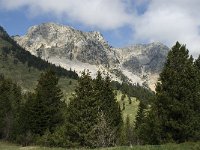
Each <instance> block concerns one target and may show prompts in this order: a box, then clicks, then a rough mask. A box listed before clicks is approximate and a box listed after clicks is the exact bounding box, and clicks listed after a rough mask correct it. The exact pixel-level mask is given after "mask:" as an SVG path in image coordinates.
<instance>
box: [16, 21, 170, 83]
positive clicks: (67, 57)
mask: <svg viewBox="0 0 200 150" xmlns="http://www.w3.org/2000/svg"><path fill="white" fill-rule="evenodd" d="M14 40H15V41H17V43H18V44H19V45H21V46H22V47H24V48H25V49H26V50H28V51H30V52H31V53H32V54H33V55H36V56H38V57H41V58H42V59H45V60H48V61H50V62H52V63H54V64H56V65H61V66H62V67H65V68H67V69H69V68H71V69H74V70H76V71H77V73H79V72H80V71H83V70H84V69H89V70H90V71H91V73H92V75H95V73H96V71H97V70H103V71H105V72H108V73H109V74H110V75H111V76H112V78H113V80H118V81H123V80H126V81H128V82H132V83H139V84H144V83H145V84H147V85H149V86H150V87H151V86H152V85H153V84H155V82H156V80H157V76H158V74H159V73H160V71H161V69H162V67H163V64H164V62H165V59H166V55H167V53H168V51H169V48H167V47H166V46H165V45H163V44H161V43H152V44H146V45H144V44H143V45H142V44H138V45H134V46H131V47H127V48H120V49H118V48H112V47H111V46H110V45H109V44H108V43H107V42H106V41H105V39H104V38H103V36H102V35H101V33H100V32H82V31H79V30H75V29H74V28H72V27H69V26H63V25H59V24H55V23H44V24H41V25H37V26H33V27H30V28H29V30H28V32H27V34H26V35H24V36H21V37H20V36H15V37H14ZM154 78H155V79H154ZM151 80H152V81H151Z"/></svg>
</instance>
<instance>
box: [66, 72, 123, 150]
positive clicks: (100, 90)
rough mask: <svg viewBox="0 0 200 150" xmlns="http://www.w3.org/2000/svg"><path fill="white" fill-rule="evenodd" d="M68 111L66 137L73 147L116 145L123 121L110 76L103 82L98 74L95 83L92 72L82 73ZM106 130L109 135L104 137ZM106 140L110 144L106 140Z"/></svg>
mask: <svg viewBox="0 0 200 150" xmlns="http://www.w3.org/2000/svg"><path fill="white" fill-rule="evenodd" d="M67 112H68V113H67V119H66V130H67V131H66V132H67V133H66V138H67V139H69V141H71V142H72V143H73V145H72V146H88V147H96V146H100V145H102V146H105V145H106V146H113V145H114V144H115V143H116V138H117V133H118V131H119V128H120V125H121V122H122V118H121V112H120V108H119V105H118V103H117V102H116V99H115V94H114V92H113V90H112V88H111V84H110V78H109V77H108V76H107V77H106V79H103V78H102V76H101V73H100V72H98V73H97V78H96V79H95V80H92V79H91V76H90V73H89V72H87V73H86V72H83V73H82V76H81V77H80V79H79V81H78V86H77V88H76V90H75V94H74V97H73V98H72V100H71V101H70V104H69V106H68V111H67ZM102 114H103V115H102ZM102 116H103V117H102ZM100 121H103V122H100ZM99 129H101V130H102V132H100V130H99ZM104 131H107V132H108V131H110V132H109V133H106V134H104V133H105V132H104ZM110 133H112V134H111V135H110ZM98 134H101V135H98ZM99 136H101V138H100V137H99ZM106 137H107V140H108V141H104V140H105V138H106ZM103 143H104V144H103ZM108 143H109V144H108Z"/></svg>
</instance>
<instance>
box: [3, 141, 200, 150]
mask: <svg viewBox="0 0 200 150" xmlns="http://www.w3.org/2000/svg"><path fill="white" fill-rule="evenodd" d="M106 149H108V150H127V149H130V150H200V142H196V143H183V144H166V145H159V146H158V145H155V146H150V145H146V146H132V147H115V148H101V149H99V150H106ZM0 150H64V148H47V147H38V146H28V147H21V146H19V145H15V144H10V143H7V142H0ZM82 150H84V149H82Z"/></svg>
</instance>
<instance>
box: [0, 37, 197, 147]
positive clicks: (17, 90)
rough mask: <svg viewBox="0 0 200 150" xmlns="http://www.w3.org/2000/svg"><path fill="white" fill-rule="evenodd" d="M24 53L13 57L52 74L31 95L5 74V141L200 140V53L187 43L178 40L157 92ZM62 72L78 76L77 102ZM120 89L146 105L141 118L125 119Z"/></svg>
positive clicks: (108, 143)
mask: <svg viewBox="0 0 200 150" xmlns="http://www.w3.org/2000/svg"><path fill="white" fill-rule="evenodd" d="M4 38H6V36H4ZM8 40H11V39H8ZM11 42H13V41H12V40H11ZM13 44H14V45H15V47H11V48H2V49H3V53H5V55H8V54H10V53H11V52H12V50H13V49H16V47H18V45H16V43H13ZM17 50H18V51H20V52H15V51H13V52H12V55H14V56H15V57H16V58H17V59H18V60H19V61H21V62H23V61H24V63H25V62H27V63H28V65H31V66H33V67H37V68H39V69H41V70H42V69H43V68H45V70H46V71H45V72H43V73H41V75H40V78H39V79H38V81H37V85H36V87H35V89H33V91H29V92H24V91H23V90H22V88H21V87H20V86H19V85H18V84H17V83H15V82H14V81H12V80H11V79H8V78H7V77H6V76H4V75H3V74H2V75H1V76H0V139H2V140H6V141H11V142H14V143H19V144H21V145H23V146H27V145H43V146H49V147H53V146H54V147H67V148H74V147H76V148H77V147H78V148H80V147H86V148H96V147H114V146H129V145H133V146H134V145H144V144H152V145H155V144H156V145H157V144H158V145H159V144H165V143H183V142H196V141H200V57H199V58H197V59H196V60H195V59H193V58H192V56H190V55H189V51H188V50H187V49H186V46H185V45H181V44H179V43H178V42H177V43H176V44H175V46H173V47H172V49H171V50H170V52H169V53H168V57H167V60H166V63H165V66H164V68H163V70H162V72H161V74H160V77H159V80H158V82H157V85H156V92H155V93H154V92H150V91H149V89H147V88H143V87H140V86H139V85H131V84H127V83H122V84H120V83H117V82H112V81H111V78H110V76H109V75H106V76H104V75H102V73H101V72H100V71H99V72H97V76H96V78H94V79H93V78H92V77H91V75H90V72H89V71H84V72H82V75H81V76H80V77H79V78H78V76H77V74H75V73H74V72H67V71H66V70H64V69H63V68H61V67H56V66H53V65H51V64H48V62H40V61H41V60H40V59H39V58H37V59H36V60H37V63H34V62H35V60H34V61H32V59H33V58H32V57H30V59H25V58H27V57H24V56H23V55H27V56H29V54H27V53H28V52H23V51H21V48H20V47H18V49H17ZM22 52H23V53H22ZM19 53H20V55H18V54H19ZM21 54H22V55H21ZM24 59H25V60H24ZM34 59H35V58H34ZM39 64H45V66H42V65H41V66H40V65H39ZM49 66H50V67H49ZM46 68H51V69H46ZM60 76H69V77H72V78H75V79H77V80H78V81H77V85H76V87H75V90H74V92H73V96H72V97H71V98H70V101H66V99H65V97H64V96H63V95H64V93H63V91H62V90H61V88H60V86H59V85H58V81H59V77H60ZM119 90H120V91H122V93H123V95H122V97H121V100H122V101H123V100H124V97H125V95H128V96H129V103H131V98H130V97H136V98H137V99H138V100H139V102H140V103H139V106H138V111H137V116H136V119H135V121H134V122H131V121H130V116H127V117H126V118H125V119H123V117H122V111H123V109H125V108H121V107H120V104H119V102H118V101H117V99H116V93H115V91H119Z"/></svg>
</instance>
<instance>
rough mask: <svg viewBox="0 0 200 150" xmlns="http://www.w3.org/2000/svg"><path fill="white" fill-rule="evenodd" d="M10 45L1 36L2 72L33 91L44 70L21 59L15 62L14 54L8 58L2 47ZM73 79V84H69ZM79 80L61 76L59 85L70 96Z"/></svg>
mask: <svg viewBox="0 0 200 150" xmlns="http://www.w3.org/2000/svg"><path fill="white" fill-rule="evenodd" d="M3 46H4V47H5V46H6V47H10V46H11V44H10V43H9V42H7V41H5V40H3V39H1V38H0V73H3V74H4V75H5V77H6V78H10V79H12V80H13V81H14V82H17V83H18V84H19V85H20V86H21V87H22V88H23V90H24V91H27V90H29V91H32V90H34V89H35V87H36V84H37V80H38V79H39V77H40V74H41V73H42V71H40V70H38V69H36V68H33V67H31V68H29V67H28V66H27V64H23V63H21V62H20V61H18V63H17V64H16V63H14V60H16V59H15V58H14V57H13V56H12V55H10V54H9V55H8V56H7V58H6V59H5V57H4V56H3V55H2V53H1V48H2V47H3ZM70 81H71V84H69V83H70ZM76 83H77V81H76V80H74V79H70V78H64V77H62V78H60V80H59V86H60V87H61V89H62V90H63V93H64V96H65V97H69V95H70V94H69V93H71V92H72V91H73V90H74V86H75V85H76Z"/></svg>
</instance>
